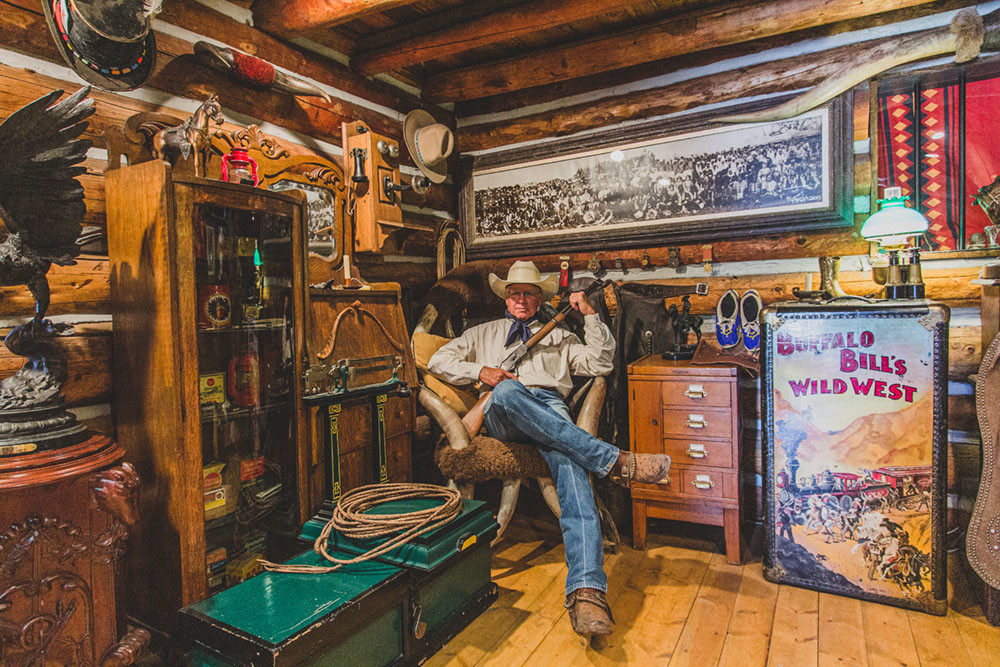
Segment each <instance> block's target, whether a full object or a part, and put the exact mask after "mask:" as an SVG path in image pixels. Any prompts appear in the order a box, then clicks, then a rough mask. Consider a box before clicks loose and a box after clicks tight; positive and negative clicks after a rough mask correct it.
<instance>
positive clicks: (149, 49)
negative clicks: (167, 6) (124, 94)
mask: <svg viewBox="0 0 1000 667" xmlns="http://www.w3.org/2000/svg"><path fill="white" fill-rule="evenodd" d="M147 5H148V6H147ZM42 8H43V9H44V10H45V20H46V22H47V23H48V24H49V30H50V31H51V32H52V37H53V38H54V39H55V41H56V46H58V47H59V52H60V53H61V54H62V57H63V60H65V61H66V62H67V63H68V64H69V66H70V67H72V68H73V70H74V71H75V72H76V73H77V74H78V75H79V76H80V77H81V78H82V79H84V80H85V81H87V82H89V83H92V84H94V85H95V86H99V87H101V88H104V89H105V90H113V91H121V90H133V89H135V88H138V87H139V86H141V85H142V84H144V83H145V82H146V79H148V78H149V75H150V74H152V72H153V65H154V64H155V63H156V40H155V39H154V38H153V32H152V30H150V25H151V24H152V20H153V16H154V15H155V14H157V13H159V11H160V2H159V0H156V1H154V2H152V3H148V2H144V0H42Z"/></svg>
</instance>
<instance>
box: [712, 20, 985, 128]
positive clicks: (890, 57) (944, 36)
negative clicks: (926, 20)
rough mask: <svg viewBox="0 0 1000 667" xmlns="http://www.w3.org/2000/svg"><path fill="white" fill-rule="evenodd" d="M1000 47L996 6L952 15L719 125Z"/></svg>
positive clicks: (780, 112)
mask: <svg viewBox="0 0 1000 667" xmlns="http://www.w3.org/2000/svg"><path fill="white" fill-rule="evenodd" d="M998 47H1000V10H996V11H994V12H991V13H989V14H987V15H986V16H985V17H980V16H979V14H977V13H976V11H975V10H974V9H963V10H962V11H960V12H958V13H957V14H955V16H954V18H952V20H951V25H949V26H948V27H946V28H945V27H941V28H934V29H933V30H927V31H924V32H919V33H915V34H912V35H904V36H902V37H896V38H893V39H888V40H885V41H883V42H881V43H879V44H877V45H876V46H873V47H870V48H868V49H865V50H863V51H861V52H859V53H858V54H856V55H855V56H853V57H851V58H850V59H849V60H848V61H847V62H846V63H845V64H844V67H843V69H842V70H841V71H840V72H838V73H837V74H834V75H832V76H830V77H829V78H827V79H826V80H825V81H823V82H821V83H820V84H819V85H817V86H816V87H815V88H813V89H812V90H810V91H808V92H805V93H803V94H801V95H799V96H798V97H794V98H792V99H790V100H788V101H787V102H785V103H784V104H780V105H778V106H776V107H773V108H771V109H763V110H761V111H755V112H751V113H744V114H733V115H730V116H723V117H721V118H719V119H718V120H719V121H721V122H723V123H758V122H765V121H772V120H782V119H785V118H791V117H792V116H797V115H799V114H800V113H805V112H806V111H809V110H810V109H814V108H816V107H818V106H819V105H821V104H823V103H824V102H826V101H828V100H831V99H833V98H834V97H836V96H837V95H840V94H841V93H843V92H844V91H846V90H850V89H851V88H853V87H854V86H856V85H858V84H859V83H861V82H862V81H866V80H867V79H870V78H872V77H873V76H876V75H878V74H881V73H882V72H885V71H886V70H889V69H892V68H893V67H896V66H898V65H903V64H906V63H909V62H914V61H917V60H923V59H924V58H930V57H933V56H940V55H943V54H946V53H954V54H955V62H958V63H964V62H967V61H969V60H972V59H974V58H976V57H977V56H978V55H979V53H980V51H981V50H984V49H985V50H994V49H996V48H998Z"/></svg>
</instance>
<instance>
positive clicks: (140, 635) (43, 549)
mask: <svg viewBox="0 0 1000 667" xmlns="http://www.w3.org/2000/svg"><path fill="white" fill-rule="evenodd" d="M123 455H124V451H123V450H122V448H121V447H119V446H118V445H117V444H115V443H114V442H112V441H111V440H109V439H108V438H106V437H104V436H99V435H94V436H91V437H90V438H88V439H87V440H85V441H84V442H82V443H80V444H78V445H73V446H72V447H67V448H64V449H60V450H56V451H52V452H47V453H44V454H29V455H24V456H15V457H8V458H3V459H0V526H3V532H2V533H0V663H2V664H4V665H35V664H38V665H41V664H44V665H82V664H83V665H98V664H100V665H127V664H132V662H133V660H134V659H135V658H136V657H138V656H139V655H140V654H141V653H142V651H143V650H144V648H145V646H146V644H147V643H148V642H149V634H148V633H147V632H146V631H145V630H137V631H133V632H132V633H130V634H129V635H128V636H126V637H125V638H124V639H123V640H122V641H121V642H118V637H119V636H120V634H119V633H120V631H121V630H123V629H124V628H125V625H124V623H123V622H122V621H123V620H124V619H123V614H122V609H121V605H118V604H117V602H118V600H119V598H120V597H122V596H123V595H127V594H128V591H129V589H130V586H129V585H128V584H127V583H126V582H125V581H122V579H121V578H120V577H119V576H118V565H119V561H120V559H121V557H122V555H123V554H124V553H125V547H126V541H127V540H128V538H129V533H130V531H131V527H132V525H133V524H134V523H135V521H136V518H137V510H138V507H137V495H138V485H139V479H138V476H137V475H136V473H135V471H134V469H133V468H132V466H130V465H129V464H127V463H121V460H122V456H123ZM129 583H131V582H129Z"/></svg>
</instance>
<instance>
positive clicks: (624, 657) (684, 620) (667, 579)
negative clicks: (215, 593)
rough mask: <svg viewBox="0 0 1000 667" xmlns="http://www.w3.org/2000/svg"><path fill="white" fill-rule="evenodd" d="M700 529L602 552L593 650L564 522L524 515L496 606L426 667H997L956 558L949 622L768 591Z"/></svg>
mask: <svg viewBox="0 0 1000 667" xmlns="http://www.w3.org/2000/svg"><path fill="white" fill-rule="evenodd" d="M670 528H671V530H675V528H674V526H673V525H671V527H670ZM696 535H697V537H694V538H692V537H679V536H676V535H665V534H662V533H656V532H651V533H650V534H649V535H648V540H647V545H648V546H647V548H646V549H645V550H644V551H636V550H634V549H632V548H631V547H630V546H627V545H624V544H623V545H621V546H620V547H619V548H618V553H616V554H610V553H609V554H607V555H606V556H605V570H606V571H607V573H608V602H609V604H610V605H611V609H612V611H613V612H614V615H615V621H616V624H615V629H614V632H613V633H612V634H611V635H609V636H607V637H604V638H600V639H595V640H594V641H592V642H589V643H587V642H584V640H583V639H582V638H580V637H578V636H577V635H576V634H575V633H574V632H573V630H572V628H570V624H569V617H568V616H567V614H566V609H565V608H564V607H563V599H564V597H565V589H564V584H565V577H566V565H565V562H564V554H563V546H562V542H561V538H560V535H559V529H558V525H557V524H556V521H555V519H554V518H551V517H547V516H546V517H542V518H530V517H519V516H515V518H514V520H513V521H512V523H511V525H510V527H509V528H508V530H507V533H506V534H505V536H504V539H503V540H502V541H501V542H500V543H499V544H497V545H496V547H495V548H494V552H493V580H494V581H495V582H496V583H497V585H498V586H499V589H500V595H499V598H498V600H497V601H496V602H495V603H494V604H493V606H492V607H490V608H489V609H488V610H487V611H486V612H484V613H483V614H481V615H480V616H479V617H478V618H476V619H475V620H474V621H473V622H472V623H470V624H469V626H468V627H466V628H465V630H463V631H462V632H461V633H459V634H458V635H456V636H455V637H454V638H453V639H452V640H451V641H450V642H448V644H446V645H445V646H444V647H443V648H442V649H441V651H439V652H438V653H437V654H436V655H435V656H433V657H432V658H431V659H430V660H428V661H427V663H425V664H427V665H433V666H435V667H440V666H443V665H448V666H455V665H461V666H463V667H468V666H471V665H490V666H496V667H519V666H520V665H545V666H546V667H549V666H550V665H623V664H630V665H697V666H698V667H701V666H702V665H705V666H709V665H722V666H724V667H729V666H730V665H733V666H735V667H752V666H755V665H769V666H772V667H777V666H779V665H788V666H789V667H803V666H806V667H807V666H809V665H819V667H832V666H834V665H836V666H838V667H840V666H842V667H864V666H866V665H867V666H869V667H879V666H882V665H907V666H917V665H919V666H921V667H932V666H935V665H962V666H963V667H964V666H965V665H969V666H971V667H979V666H983V667H987V666H994V665H998V664H1000V628H996V627H992V626H990V625H989V624H988V623H987V622H986V619H985V618H984V616H983V613H982V610H981V609H980V608H979V605H978V604H977V603H976V602H975V601H974V600H973V597H972V593H971V590H970V589H969V586H968V584H967V582H966V581H965V573H964V572H962V571H961V569H960V567H959V564H958V562H957V561H956V560H955V559H954V558H951V559H949V564H948V567H949V580H950V587H949V592H950V593H951V596H950V600H949V602H950V605H949V610H948V614H947V615H946V616H932V615H929V614H924V613H921V612H916V611H909V610H904V609H900V608H897V607H890V606H887V605H880V604H876V603H873V602H866V601H862V600H857V599H854V598H847V597H841V596H836V595H830V594H827V593H818V592H816V591H811V590H806V589H802V588H796V587H792V586H783V585H778V584H773V583H771V582H768V581H767V580H765V579H764V576H763V573H762V569H761V563H760V561H759V560H756V561H752V562H749V563H746V564H744V565H742V566H733V565H729V564H727V563H726V559H725V556H724V554H723V550H722V544H721V532H720V533H719V535H718V536H717V538H716V537H714V536H713V533H711V532H710V529H706V530H705V531H699V532H697V533H696ZM706 535H707V536H708V539H704V536H706Z"/></svg>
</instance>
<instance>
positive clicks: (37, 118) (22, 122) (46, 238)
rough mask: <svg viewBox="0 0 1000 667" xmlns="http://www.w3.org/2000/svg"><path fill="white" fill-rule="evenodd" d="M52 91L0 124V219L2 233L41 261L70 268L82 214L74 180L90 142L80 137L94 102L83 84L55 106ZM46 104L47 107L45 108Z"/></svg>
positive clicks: (80, 191) (76, 250)
mask: <svg viewBox="0 0 1000 667" xmlns="http://www.w3.org/2000/svg"><path fill="white" fill-rule="evenodd" d="M62 93H63V91H61V90H55V91H52V92H51V93H49V94H48V95H45V96H44V97H40V98H39V99H37V100H35V101H34V102H31V103H30V104H28V105H26V106H23V107H21V108H20V109H18V110H17V111H15V112H14V113H12V114H11V115H10V117H8V118H7V120H5V121H4V122H3V123H2V124H0V151H3V160H2V162H0V217H2V219H3V223H4V225H5V226H6V227H7V231H8V232H10V233H15V232H17V233H19V234H20V236H21V239H22V241H23V243H24V244H25V245H26V246H28V247H29V248H31V249H32V250H34V251H35V252H36V253H38V255H39V256H41V257H42V258H44V259H48V260H50V261H52V262H54V263H56V264H72V263H74V262H73V257H76V256H77V255H78V254H80V246H78V245H77V243H76V239H77V237H78V236H79V235H80V225H81V223H82V222H83V217H84V214H86V212H87V207H86V204H84V202H83V186H82V185H80V183H79V181H77V180H76V177H77V176H79V175H81V174H83V173H84V172H86V169H85V168H84V167H83V166H81V165H80V163H81V162H83V161H84V160H85V159H86V158H87V150H88V149H89V148H90V147H91V145H92V143H91V142H90V140H89V139H80V138H79V137H80V135H81V134H83V132H84V130H86V129H87V123H88V122H89V121H88V120H87V119H88V118H89V117H90V116H91V115H92V114H93V113H94V100H93V99H85V98H86V97H87V95H88V94H90V87H89V86H86V87H84V88H81V89H80V90H78V91H76V92H75V93H73V94H72V95H70V96H69V97H67V98H66V99H65V100H63V101H62V102H59V103H58V104H53V102H54V101H55V100H57V99H59V96H60V95H62ZM50 105H51V106H50Z"/></svg>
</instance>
